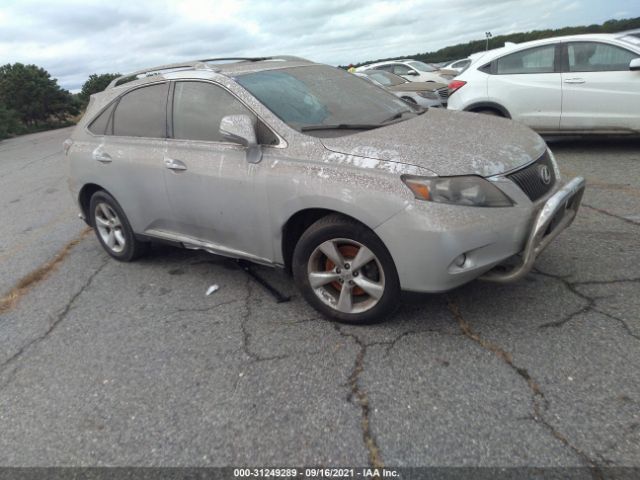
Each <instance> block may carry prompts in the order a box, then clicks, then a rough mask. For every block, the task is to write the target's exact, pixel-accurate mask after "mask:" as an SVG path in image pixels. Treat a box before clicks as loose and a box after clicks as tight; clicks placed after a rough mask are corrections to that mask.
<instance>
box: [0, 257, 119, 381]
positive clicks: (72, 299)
mask: <svg viewBox="0 0 640 480" xmlns="http://www.w3.org/2000/svg"><path fill="white" fill-rule="evenodd" d="M108 263H109V258H106V259H105V260H104V262H103V263H102V264H101V265H100V266H99V267H98V268H97V269H96V270H95V271H94V272H93V273H92V274H91V275H89V277H88V278H87V280H86V281H85V282H84V283H83V284H82V286H81V287H80V289H78V291H77V292H76V293H74V294H73V295H72V296H71V297H70V298H69V300H68V301H67V303H66V304H65V306H64V307H63V308H62V310H61V311H60V313H58V315H57V316H56V318H55V319H54V320H53V322H51V323H50V324H49V327H48V328H47V329H46V330H45V331H44V333H42V334H41V335H39V336H37V337H35V338H33V339H31V340H30V341H28V342H27V343H25V344H24V345H22V346H21V347H20V348H19V349H18V350H17V351H16V352H15V353H14V354H13V355H11V356H10V357H9V358H8V359H7V360H5V361H4V362H2V363H1V364H0V372H3V371H4V370H5V369H6V368H7V367H9V366H10V365H11V364H12V363H14V362H15V361H17V360H18V359H19V358H20V357H22V355H24V354H25V352H27V351H28V350H29V349H30V348H31V347H33V346H34V345H37V344H39V343H40V342H42V341H44V340H46V339H47V338H48V337H49V335H51V333H53V331H54V330H55V329H56V328H57V327H58V326H59V325H60V323H62V321H63V320H64V319H65V318H66V317H67V315H68V314H69V312H70V311H71V308H72V307H73V305H74V304H75V302H76V301H77V300H78V298H79V297H80V296H81V295H82V294H83V293H84V292H85V291H86V290H87V288H89V287H90V286H91V284H92V283H93V280H94V279H95V278H96V276H97V275H98V274H99V273H100V272H101V271H102V270H103V269H104V268H105V267H106V266H107V264H108ZM16 372H17V369H16V370H14V371H13V373H12V375H10V377H9V378H8V379H7V380H6V381H5V382H4V384H3V385H2V387H0V388H4V387H6V386H7V385H8V384H9V383H10V382H11V380H12V379H13V378H14V377H15V374H16Z"/></svg>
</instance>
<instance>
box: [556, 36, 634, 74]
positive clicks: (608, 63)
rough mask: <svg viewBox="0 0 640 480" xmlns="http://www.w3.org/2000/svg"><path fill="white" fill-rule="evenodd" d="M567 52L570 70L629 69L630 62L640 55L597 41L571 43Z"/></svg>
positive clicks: (600, 70)
mask: <svg viewBox="0 0 640 480" xmlns="http://www.w3.org/2000/svg"><path fill="white" fill-rule="evenodd" d="M567 54H568V56H569V71H570V72H607V71H609V72H611V71H621V70H629V62H631V60H633V59H634V58H638V56H639V55H637V54H635V53H632V52H630V51H628V50H625V49H623V48H620V47H615V46H613V45H607V44H605V43H597V42H576V43H570V44H569V45H568V47H567Z"/></svg>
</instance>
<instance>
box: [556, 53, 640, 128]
mask: <svg viewBox="0 0 640 480" xmlns="http://www.w3.org/2000/svg"><path fill="white" fill-rule="evenodd" d="M639 56H640V55H638V54H636V53H633V52H631V51H630V50H626V49H624V48H621V47H618V46H615V45H610V44H607V43H601V42H571V43H568V44H567V45H566V57H565V58H566V61H565V68H564V72H563V73H562V120H561V127H562V129H563V130H585V131H588V130H629V129H633V130H636V131H638V130H640V113H639V112H640V71H631V70H629V63H630V62H631V60H633V59H634V58H637V57H639Z"/></svg>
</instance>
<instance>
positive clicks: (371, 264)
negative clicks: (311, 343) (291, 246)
mask: <svg viewBox="0 0 640 480" xmlns="http://www.w3.org/2000/svg"><path fill="white" fill-rule="evenodd" d="M292 270H293V276H294V279H295V281H296V284H297V285H298V287H299V289H300V291H301V293H302V295H303V296H304V297H305V299H306V300H307V301H308V302H309V303H310V304H311V305H312V306H313V307H315V308H316V309H317V310H318V311H320V312H321V313H323V314H324V315H326V316H328V317H330V318H333V319H336V320H338V321H341V322H345V323H373V322H378V321H381V320H384V319H385V318H386V317H387V316H389V315H390V314H391V313H393V311H394V310H395V309H396V307H397V305H398V301H399V298H400V282H399V280H398V274H397V272H396V268H395V265H394V263H393V260H392V258H391V255H390V254H389V252H388V251H387V249H386V247H385V246H384V244H383V243H382V241H381V240H380V239H379V238H378V237H377V236H376V235H375V234H374V233H373V232H372V231H371V230H370V229H369V228H367V227H366V226H364V225H362V224H360V223H358V222H356V221H354V220H351V219H349V218H346V217H343V216H341V215H330V216H327V217H324V218H322V219H320V220H318V221H317V222H316V223H314V224H313V225H311V227H309V228H308V229H307V231H306V232H304V234H303V235H302V237H301V238H300V240H299V241H298V244H297V245H296V248H295V250H294V254H293V268H292Z"/></svg>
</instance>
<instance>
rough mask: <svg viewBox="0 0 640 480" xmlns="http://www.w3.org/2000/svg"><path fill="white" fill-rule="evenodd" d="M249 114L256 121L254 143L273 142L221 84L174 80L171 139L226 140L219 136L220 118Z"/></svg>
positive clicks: (272, 135) (266, 130) (259, 123)
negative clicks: (255, 140) (256, 140)
mask: <svg viewBox="0 0 640 480" xmlns="http://www.w3.org/2000/svg"><path fill="white" fill-rule="evenodd" d="M241 114H244V115H249V116H250V117H251V118H252V119H254V121H256V122H257V123H256V132H257V137H258V142H259V143H261V144H263V145H264V144H266V145H273V144H276V143H277V138H276V137H275V135H274V134H273V133H272V132H271V130H269V129H268V128H267V127H266V126H265V125H264V124H262V122H259V121H257V119H256V116H255V115H254V114H253V113H251V112H250V111H249V110H248V109H247V108H246V107H245V106H244V105H243V104H242V103H241V102H240V101H239V100H238V99H237V98H236V97H234V96H233V95H232V94H230V93H229V92H227V91H226V90H225V89H223V88H221V87H217V86H215V85H212V84H210V83H205V82H176V85H175V91H174V95H173V138H179V139H184V140H202V141H207V142H226V140H225V139H224V138H223V137H222V135H220V121H221V120H222V117H224V116H226V115H241Z"/></svg>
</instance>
